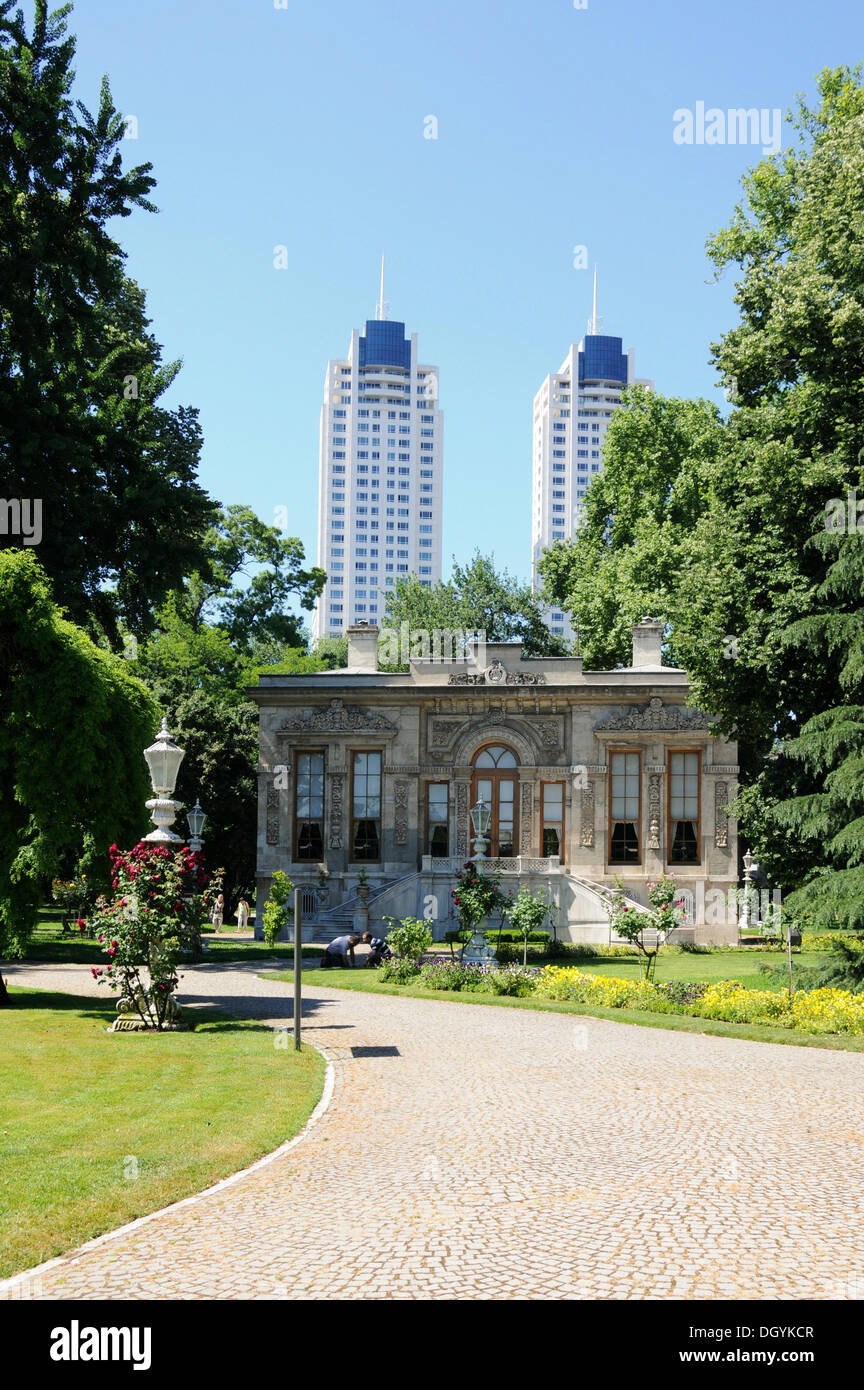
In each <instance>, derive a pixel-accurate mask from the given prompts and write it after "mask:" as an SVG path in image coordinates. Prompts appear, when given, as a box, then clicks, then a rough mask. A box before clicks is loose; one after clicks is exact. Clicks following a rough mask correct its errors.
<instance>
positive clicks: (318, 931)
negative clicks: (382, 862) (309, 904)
mask: <svg viewBox="0 0 864 1390" xmlns="http://www.w3.org/2000/svg"><path fill="white" fill-rule="evenodd" d="M415 876H416V875H415V874H414V873H411V874H403V875H401V876H400V877H399V878H387V879H383V880H381V881H379V882H377V883H376V884H375V885H374V887H372V886H371V885H370V891H369V896H368V898H367V899H366V906H367V908H371V907H372V905H373V904H374V903H375V902H377V900H378V899H379V898H381V897H382V896H383V895H384V894H385V893H387V892H388V891H389V890H390V889H391V888H392V887H393V886H394V884H396V883H399V882H400V881H401V879H402V878H414V877H415ZM360 906H361V903H360V898H359V896H358V894H357V893H356V892H354V893H352V894H351V896H350V897H348V898H345V899H344V900H343V901H342V902H341V903H337V904H336V906H335V907H328V908H325V909H324V911H323V912H319V913H317V914H316V915H315V916H314V917H313V918H312V919H311V920H310V921H308V927H309V930H310V931H314V934H315V937H316V938H317V939H319V940H321V941H333V940H334V939H335V938H336V937H337V936H344V935H345V933H346V932H352V931H353V930H354V914H355V912H356V911H357V910H358V908H359V907H360Z"/></svg>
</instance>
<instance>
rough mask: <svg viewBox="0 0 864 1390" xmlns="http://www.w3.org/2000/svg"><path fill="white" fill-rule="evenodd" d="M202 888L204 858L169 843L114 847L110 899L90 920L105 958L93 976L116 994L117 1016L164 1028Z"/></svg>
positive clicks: (191, 944)
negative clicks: (133, 1016) (126, 1015)
mask: <svg viewBox="0 0 864 1390" xmlns="http://www.w3.org/2000/svg"><path fill="white" fill-rule="evenodd" d="M206 885H207V875H206V874H205V873H204V870H203V867H202V857H201V855H200V854H198V853H193V852H192V851H191V850H188V849H185V848H184V849H176V850H174V849H169V848H168V847H167V846H166V845H160V844H146V843H142V844H139V845H136V846H135V848H134V849H132V850H129V851H127V852H125V853H124V852H123V851H121V850H119V849H118V848H117V846H116V845H112V846H111V886H112V887H113V888H114V889H115V890H116V892H115V896H114V898H113V900H112V901H111V902H108V901H107V900H106V899H105V898H100V899H99V900H98V902H97V912H96V915H95V917H94V919H93V924H94V925H95V927H96V929H97V932H98V936H99V940H100V941H101V942H102V944H103V947H104V950H105V955H106V957H107V960H108V964H107V965H106V966H98V967H93V968H92V969H91V973H92V975H93V976H94V978H95V979H97V980H98V981H99V983H100V984H107V985H108V986H109V987H110V988H111V989H114V990H119V991H120V998H119V1000H118V1002H117V1009H118V1011H119V1012H120V1013H129V1014H131V1013H137V1014H138V1016H139V1018H140V1019H141V1021H142V1022H143V1023H145V1024H146V1025H147V1026H148V1027H151V1028H158V1029H162V1028H164V1027H165V1025H166V1023H168V1022H169V1021H170V1020H171V1018H172V1017H173V1015H174V1014H175V1013H176V1009H177V1005H176V1003H175V1001H174V999H173V998H172V991H173V990H174V989H175V988H176V987H177V983H178V979H179V976H178V974H177V967H178V964H179V961H180V956H181V953H182V952H183V950H184V949H185V950H194V949H195V948H196V946H197V943H198V942H199V941H200V932H201V924H202V921H203V919H204V912H205V907H204V901H203V898H202V897H201V896H200V894H201V892H202V890H203V889H204V888H205V887H206Z"/></svg>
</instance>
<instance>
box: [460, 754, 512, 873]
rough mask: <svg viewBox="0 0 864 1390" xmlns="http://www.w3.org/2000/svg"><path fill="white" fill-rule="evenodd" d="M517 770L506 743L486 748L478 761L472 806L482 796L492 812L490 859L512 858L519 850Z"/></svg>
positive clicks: (472, 792) (475, 770)
mask: <svg viewBox="0 0 864 1390" xmlns="http://www.w3.org/2000/svg"><path fill="white" fill-rule="evenodd" d="M516 769H517V763H516V759H515V757H514V755H513V754H512V753H511V751H510V749H509V748H505V747H503V746H502V745H497V744H496V745H494V746H493V747H490V748H484V749H482V750H481V752H480V753H478V755H477V757H476V758H475V760H474V775H473V777H472V779H471V805H472V806H473V805H475V804H476V802H477V801H478V800H479V799H480V797H482V798H483V801H484V802H485V804H486V805H487V806H488V807H489V808H490V810H491V812H492V819H491V821H490V823H489V831H488V835H487V838H488V840H489V848H488V849H487V850H486V853H487V855H488V856H489V858H490V859H498V858H502V859H510V858H512V857H513V856H515V854H516V852H517V851H516V846H517V844H518V842H519V838H518V829H519V827H518V825H517V823H516V822H517V809H516V808H517V801H516V786H517V777H516ZM472 852H473V851H472Z"/></svg>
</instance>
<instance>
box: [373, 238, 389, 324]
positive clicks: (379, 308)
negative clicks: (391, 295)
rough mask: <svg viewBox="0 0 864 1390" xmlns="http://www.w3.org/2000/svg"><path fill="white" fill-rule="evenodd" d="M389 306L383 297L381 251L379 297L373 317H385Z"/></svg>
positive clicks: (382, 257)
mask: <svg viewBox="0 0 864 1390" xmlns="http://www.w3.org/2000/svg"><path fill="white" fill-rule="evenodd" d="M389 307H390V306H389V304H388V303H387V301H386V300H385V298H384V256H383V253H382V256H381V292H380V297H379V299H378V303H377V304H376V306H375V317H376V319H386V317H387V310H388V309H389Z"/></svg>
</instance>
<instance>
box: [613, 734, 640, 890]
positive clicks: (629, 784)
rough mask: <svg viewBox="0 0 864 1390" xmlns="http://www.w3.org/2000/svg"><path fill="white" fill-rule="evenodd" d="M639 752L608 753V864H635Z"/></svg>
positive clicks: (637, 847) (638, 857) (637, 823)
mask: <svg viewBox="0 0 864 1390" xmlns="http://www.w3.org/2000/svg"><path fill="white" fill-rule="evenodd" d="M640 761H641V759H640V755H639V754H638V753H610V755H609V863H610V864H638V863H639V862H640V852H639V816H640V790H641V788H640V783H641V767H640Z"/></svg>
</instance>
